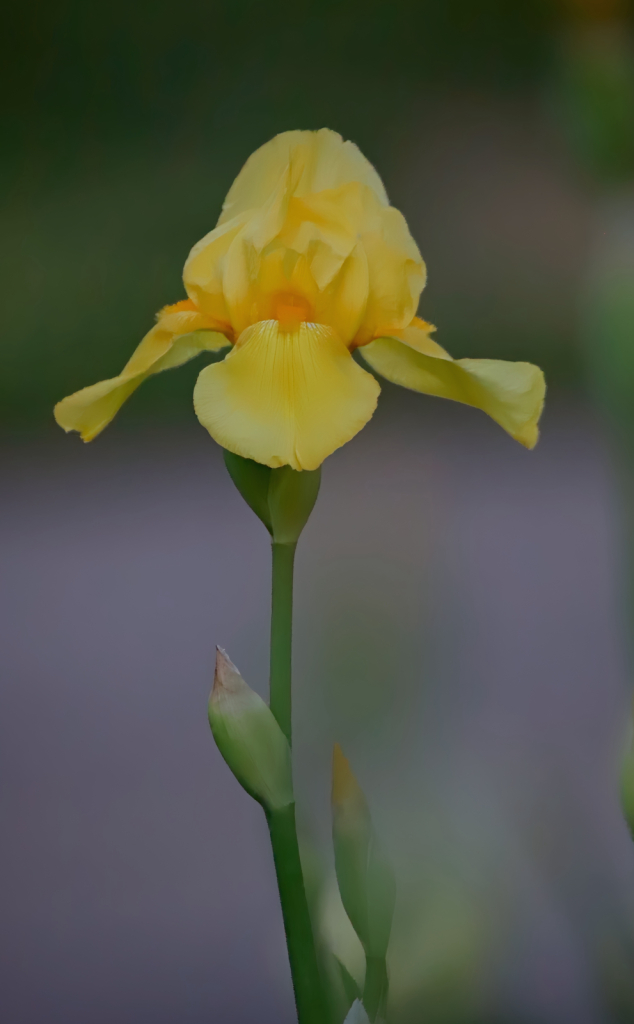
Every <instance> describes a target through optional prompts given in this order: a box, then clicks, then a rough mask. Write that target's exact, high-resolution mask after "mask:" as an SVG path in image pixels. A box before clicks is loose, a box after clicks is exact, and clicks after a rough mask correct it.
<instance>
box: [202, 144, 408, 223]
mask: <svg viewBox="0 0 634 1024" xmlns="http://www.w3.org/2000/svg"><path fill="white" fill-rule="evenodd" d="M287 174H288V175H289V188H290V191H291V193H292V194H294V195H297V196H306V195H311V194H312V193H314V192H322V191H324V190H325V189H330V188H337V187H338V186H340V185H346V184H347V183H348V182H351V181H357V182H360V183H361V184H364V185H367V186H368V187H369V188H371V189H372V191H373V192H374V193H375V194H376V195H377V197H378V198H379V200H380V201H381V202H382V203H383V204H384V205H387V202H388V199H387V195H386V194H385V188H384V186H383V182H382V181H381V179H380V177H379V175H378V174H377V172H376V171H375V169H374V167H373V166H372V164H371V163H370V162H369V160H366V158H365V157H364V155H363V153H362V152H361V151H360V150H359V148H358V147H357V146H355V144H354V142H344V140H343V139H342V138H341V135H338V134H337V132H333V131H330V129H328V128H321V129H320V130H319V131H316V132H313V131H290V132H282V133H281V134H280V135H276V136H275V138H273V139H271V140H270V141H269V142H267V143H265V144H264V145H263V146H260V148H259V149H256V151H255V153H252V154H251V156H250V157H249V159H248V160H247V162H246V163H245V165H244V167H243V168H242V170H241V171H240V173H239V175H238V177H237V178H236V180H235V181H234V183H233V185H232V186H231V188H230V189H229V193H228V195H227V198H226V199H225V202H224V205H223V208H222V214H221V216H220V219H219V221H218V223H219V224H224V223H225V221H228V220H230V219H231V218H233V217H235V216H236V214H240V213H243V212H244V211H245V210H253V209H255V208H257V207H261V206H264V205H265V203H266V202H267V200H268V199H269V198H270V197H271V195H272V194H273V193H274V192H275V191H276V189H277V188H278V186H279V182H280V178H281V177H282V176H283V175H287Z"/></svg>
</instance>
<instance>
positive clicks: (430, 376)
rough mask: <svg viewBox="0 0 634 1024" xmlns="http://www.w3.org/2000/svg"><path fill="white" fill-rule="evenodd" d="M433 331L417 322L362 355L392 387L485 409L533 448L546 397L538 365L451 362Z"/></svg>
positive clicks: (503, 361)
mask: <svg viewBox="0 0 634 1024" xmlns="http://www.w3.org/2000/svg"><path fill="white" fill-rule="evenodd" d="M433 330H434V328H433V327H431V326H430V325H429V324H424V323H423V322H422V321H419V320H415V321H414V324H413V325H412V326H410V327H409V328H406V329H405V330H403V331H395V332H393V334H392V335H391V336H390V337H383V338H377V339H376V340H375V341H372V342H371V343H370V344H369V345H365V346H363V348H361V349H359V351H360V353H361V355H362V356H363V358H364V359H365V360H366V362H367V363H368V364H369V365H370V366H371V367H372V369H374V370H376V372H377V373H380V374H381V376H382V377H385V378H386V379H387V380H390V381H392V383H393V384H400V385H401V386H402V387H405V388H410V389H411V390H412V391H420V392H422V393H423V394H426V395H435V396H437V397H438V398H450V399H453V401H455V402H462V403H464V404H465V405H471V406H474V407H475V408H476V409H482V410H483V411H484V412H486V413H487V414H488V415H489V416H490V417H491V418H492V419H493V420H495V422H496V423H499V425H500V426H501V427H503V429H504V430H506V431H507V433H509V434H510V435H511V437H513V438H515V440H516V441H519V442H520V444H523V445H524V447H525V448H534V447H535V445H536V444H537V439H538V437H539V430H538V426H537V424H538V422H539V417H540V416H541V412H542V408H543V405H544V396H545V393H546V384H545V381H544V375H543V373H542V371H541V370H540V369H539V367H537V366H533V365H532V363H514V362H507V361H505V360H501V359H452V358H451V356H450V355H449V354H448V353H447V352H445V350H444V349H443V348H441V347H440V345H438V344H437V343H436V342H435V341H434V340H433V339H432V338H430V336H429V334H430V331H433Z"/></svg>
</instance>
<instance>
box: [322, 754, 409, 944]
mask: <svg viewBox="0 0 634 1024" xmlns="http://www.w3.org/2000/svg"><path fill="white" fill-rule="evenodd" d="M332 834H333V842H334V848H335V869H336V872H337V882H338V883H339V892H340V893H341V901H342V903H343V905H344V908H345V911H346V913H347V915H348V917H349V918H350V923H351V924H352V927H353V928H354V930H355V932H356V933H357V935H358V936H359V939H360V940H361V943H362V945H363V947H364V949H365V953H366V957H367V959H368V960H376V959H384V958H385V955H386V953H387V946H388V942H389V938H390V931H391V928H392V917H393V914H394V901H395V883H394V876H393V874H392V870H391V868H390V866H389V864H388V863H387V861H386V860H385V858H384V856H383V855H382V853H381V851H380V849H379V847H378V844H377V841H376V836H375V834H374V829H373V827H372V819H371V818H370V812H369V810H368V805H367V803H366V799H365V797H364V795H363V792H362V790H361V787H360V786H359V783H358V782H357V780H356V778H355V777H354V775H353V773H352V770H351V768H350V765H349V763H348V761H347V760H346V758H345V757H344V755H343V753H342V750H341V747H340V746H339V745H338V744H335V749H334V756H333V773H332Z"/></svg>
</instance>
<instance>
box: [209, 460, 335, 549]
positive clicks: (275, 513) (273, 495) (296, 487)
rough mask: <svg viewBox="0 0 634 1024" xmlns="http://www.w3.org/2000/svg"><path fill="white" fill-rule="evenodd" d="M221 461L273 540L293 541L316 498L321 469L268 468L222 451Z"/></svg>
mask: <svg viewBox="0 0 634 1024" xmlns="http://www.w3.org/2000/svg"><path fill="white" fill-rule="evenodd" d="M225 464H226V466H227V469H228V471H229V475H230V477H231V479H232V480H233V482H234V484H235V485H236V487H237V488H238V490H239V491H240V494H241V495H242V497H243V498H244V500H245V501H246V503H247V505H249V507H250V508H251V509H253V511H254V512H255V514H256V516H257V517H258V519H260V520H261V521H262V522H263V523H264V525H265V526H266V528H267V530H268V531H269V533H270V534H271V536H272V538H273V540H274V541H275V543H276V544H295V543H296V542H297V541H298V539H299V535H300V534H301V532H302V530H303V529H304V527H305V525H306V523H307V521H308V517H309V516H310V513H311V512H312V510H313V508H314V505H315V502H316V501H317V495H318V493H319V484H320V481H321V469H315V470H310V471H309V470H304V471H303V472H301V473H299V472H297V470H295V469H291V467H290V466H281V467H280V468H279V469H270V468H269V467H268V466H263V465H261V464H260V463H259V462H254V461H253V460H252V459H244V458H242V456H241V455H234V453H233V452H228V451H226V450H225Z"/></svg>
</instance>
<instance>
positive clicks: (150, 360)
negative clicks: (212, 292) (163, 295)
mask: <svg viewBox="0 0 634 1024" xmlns="http://www.w3.org/2000/svg"><path fill="white" fill-rule="evenodd" d="M205 323H206V321H205V318H204V317H202V316H201V314H200V313H198V312H196V311H190V310H187V311H182V312H175V313H167V314H166V315H164V316H162V317H161V318H160V320H159V322H158V323H157V324H155V326H154V327H153V328H152V330H151V331H148V333H147V334H146V335H145V337H144V338H143V341H142V342H141V343H140V344H139V345H138V346H137V348H136V350H135V351H134V352H133V354H132V356H131V358H130V359H129V360H128V362H127V363H126V365H125V367H124V368H123V370H122V371H121V373H120V374H119V376H118V377H112V378H111V379H110V380H102V381H99V383H98V384H92V385H90V387H87V388H82V389H81V391H76V392H75V394H73V395H69V396H68V397H67V398H63V399H62V401H61V402H58V403H57V405H56V406H55V419H56V420H57V422H58V423H59V425H60V427H62V428H63V429H64V430H65V431H66V432H68V431H69V430H77V431H78V432H79V434H80V435H81V437H82V440H84V441H92V440H93V438H95V437H96V436H97V434H100V433H101V431H102V430H103V429H104V427H107V426H108V424H109V423H110V421H111V420H112V419H113V418H114V416H115V415H116V414H117V412H118V411H119V409H120V408H121V406H122V405H123V403H124V402H125V401H126V399H128V398H129V397H130V395H131V394H132V392H133V391H136V389H137V388H138V386H139V384H142V383H143V381H144V380H145V379H146V377H149V376H151V375H152V374H154V373H160V372H161V370H171V369H173V368H174V367H176V366H181V365H182V364H183V363H186V362H187V361H188V360H189V359H193V358H194V356H197V355H198V354H199V353H200V352H203V351H209V352H215V351H217V350H218V349H221V348H224V347H225V346H226V345H228V341H227V339H226V338H225V336H224V335H223V334H219V333H218V332H217V331H214V330H209V329H207V328H204V327H201V326H200V325H201V324H205Z"/></svg>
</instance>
